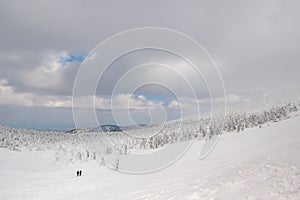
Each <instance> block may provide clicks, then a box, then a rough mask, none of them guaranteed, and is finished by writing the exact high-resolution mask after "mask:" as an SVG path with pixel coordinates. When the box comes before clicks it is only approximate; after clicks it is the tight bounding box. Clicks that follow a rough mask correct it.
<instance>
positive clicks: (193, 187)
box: [0, 116, 300, 200]
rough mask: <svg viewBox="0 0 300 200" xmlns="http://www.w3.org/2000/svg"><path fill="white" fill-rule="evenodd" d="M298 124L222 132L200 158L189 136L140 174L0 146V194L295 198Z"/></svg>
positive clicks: (295, 120) (299, 176)
mask: <svg viewBox="0 0 300 200" xmlns="http://www.w3.org/2000/svg"><path fill="white" fill-rule="evenodd" d="M299 121H300V116H295V117H292V118H290V119H287V120H284V121H281V122H278V123H272V124H271V125H270V126H268V125H264V126H263V127H262V128H250V129H247V130H246V131H244V132H240V133H226V134H224V135H222V136H221V138H220V141H219V142H218V144H217V145H216V147H215V149H214V151H212V153H211V154H210V155H209V156H208V157H207V158H205V159H203V160H199V159H198V157H197V156H198V155H199V151H200V146H201V142H203V141H195V142H194V144H193V145H192V147H191V148H190V150H189V151H188V152H187V153H186V154H185V155H184V156H183V157H182V158H181V159H180V160H179V161H178V162H176V163H175V164H174V165H172V166H170V167H169V168H166V169H164V170H161V171H158V172H156V173H151V174H143V175H130V174H123V173H118V172H116V171H114V170H110V169H107V168H105V167H99V163H98V162H96V161H89V162H86V163H84V162H82V163H76V164H67V165H63V164H60V163H56V162H55V161H54V160H55V157H54V152H52V151H48V152H35V151H31V152H30V151H26V152H14V151H10V150H7V149H0V177H1V178H0V199H1V200H11V199H14V200H18V199H56V200H58V199H79V200H82V199H83V200H85V199H95V200H96V199H97V200H99V199H151V200H155V199H180V200H182V199H191V200H192V199H249V200H250V199H295V200H296V199H300V158H299V155H298V153H299V152H300V136H299V134H300V133H299V130H300V124H299ZM173 145H176V144H173ZM78 169H82V170H83V176H82V177H75V172H76V170H78Z"/></svg>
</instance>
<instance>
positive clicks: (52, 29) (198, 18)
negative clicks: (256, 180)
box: [0, 0, 300, 129]
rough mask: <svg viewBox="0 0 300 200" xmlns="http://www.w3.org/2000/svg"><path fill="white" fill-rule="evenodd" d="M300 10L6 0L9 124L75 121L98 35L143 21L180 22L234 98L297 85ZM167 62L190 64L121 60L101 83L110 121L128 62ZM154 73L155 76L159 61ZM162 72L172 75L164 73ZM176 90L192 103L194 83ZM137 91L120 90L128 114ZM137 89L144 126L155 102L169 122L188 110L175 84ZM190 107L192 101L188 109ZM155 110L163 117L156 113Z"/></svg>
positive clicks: (3, 83) (51, 125) (3, 119)
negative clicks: (84, 68) (75, 102)
mask: <svg viewBox="0 0 300 200" xmlns="http://www.w3.org/2000/svg"><path fill="white" fill-rule="evenodd" d="M299 8H300V2H299V1H297V0H269V1H262V0H257V1H255V0H254V1H253V0H251V1H213V0H210V1H199V0H197V1H174V0H172V1H171V0H170V1H143V0H138V1H119V2H117V1H101V0H100V1H71V0H69V1H68V0H67V1H56V0H52V1H31V0H29V1H18V2H17V1H5V0H3V1H1V2H0V124H5V125H11V126H16V127H26V128H37V129H68V128H72V127H73V126H74V124H73V118H72V110H71V105H72V98H71V96H72V88H73V83H74V80H75V76H76V73H77V71H78V69H79V67H80V64H81V63H82V61H83V60H84V59H85V58H86V56H87V54H88V53H89V52H90V51H91V50H92V49H93V48H94V47H95V46H96V45H97V44H98V43H99V42H101V41H103V40H105V39H106V38H108V37H110V36H111V35H113V34H116V33H119V32H121V31H124V30H127V29H133V28H138V27H163V28H169V29H174V30H177V31H180V32H183V33H185V34H187V35H189V36H191V37H192V38H194V39H195V40H197V41H198V42H199V43H200V44H201V45H202V46H203V47H205V49H206V50H207V51H208V52H209V54H210V56H211V57H212V58H213V60H214V61H215V63H216V64H217V66H218V67H219V69H220V72H221V74H222V77H223V80H224V84H225V87H226V91H227V95H228V97H229V100H230V101H229V103H236V102H243V101H249V100H251V99H254V98H256V97H257V96H259V95H264V94H267V93H272V92H278V91H285V90H297V89H299V84H300V79H299V75H300V66H299V64H300V61H299V58H300V45H299V44H300V26H299V21H300V12H299ZM161 60H168V61H169V64H170V65H172V66H181V67H182V66H183V67H185V66H186V67H188V66H187V64H186V63H184V62H182V61H180V59H178V58H175V57H174V56H172V55H167V54H166V53H163V52H157V51H149V50H148V51H147V50H145V51H141V52H135V53H132V54H131V55H127V57H124V58H121V59H119V60H118V61H116V62H114V63H113V64H112V67H111V68H110V71H109V70H108V71H107V77H109V78H106V79H105V78H104V82H105V83H111V84H104V85H101V82H100V85H99V86H98V90H97V95H98V96H97V102H96V104H97V105H96V107H97V109H98V111H99V112H98V116H99V117H100V118H101V119H102V121H103V122H106V123H112V122H113V120H112V116H111V114H109V111H108V110H109V95H110V91H111V88H112V87H113V84H112V83H114V81H113V80H115V81H117V80H118V79H119V78H120V75H122V73H124V69H127V70H128V69H130V67H132V66H133V65H136V64H142V63H147V62H155V61H161ZM120 66H121V67H120ZM125 71H126V70H125ZM150 71H151V72H152V73H153V71H155V66H153V68H151V70H150ZM156 73H157V75H159V74H160V75H162V76H164V77H166V76H165V74H164V72H163V71H159V70H158V71H157V72H156ZM138 77H140V78H143V77H142V75H141V76H140V75H138ZM110 80H111V82H110ZM173 83H178V82H176V81H173ZM201 85H203V83H202V82H199V89H198V90H199V91H200V90H201V92H199V96H198V98H199V99H198V101H197V103H199V102H201V100H203V102H205V99H207V98H208V94H207V91H205V90H204V89H203V88H205V87H203V88H202V87H201ZM174 87H177V88H178V90H181V91H182V96H183V98H186V100H185V103H186V104H189V102H190V99H189V98H188V94H185V93H184V91H186V90H185V88H180V87H183V86H182V84H178V86H176V84H175V85H174ZM201 88H202V89H201ZM128 95H129V94H126V92H125V91H124V93H120V94H117V95H116V96H115V97H114V98H115V101H116V102H117V104H118V106H119V107H118V109H119V110H120V113H121V112H127V111H126V106H127V101H126V98H128ZM134 95H135V96H134V98H133V100H132V102H131V103H132V105H131V106H132V107H131V108H132V110H133V111H132V118H133V120H134V121H136V122H137V123H148V122H149V115H148V111H149V108H156V107H157V108H158V109H161V107H163V108H165V109H166V112H167V114H168V116H167V119H176V118H178V117H179V116H180V115H179V111H178V105H177V101H176V98H175V97H174V95H173V94H172V92H170V91H167V90H165V89H163V88H161V87H157V86H147V87H144V88H140V89H139V90H137V91H136V93H135V94H134ZM124 102H125V103H124ZM191 105H193V102H191V104H189V105H187V106H191ZM204 105H206V104H205V103H203V105H202V106H204ZM205 109H206V108H205V107H203V108H202V110H205ZM154 110H155V109H154ZM191 110H193V109H191ZM152 114H153V116H155V112H153V113H152ZM157 116H161V115H160V113H158V114H157ZM123 123H124V124H126V123H128V122H127V121H124V122H123Z"/></svg>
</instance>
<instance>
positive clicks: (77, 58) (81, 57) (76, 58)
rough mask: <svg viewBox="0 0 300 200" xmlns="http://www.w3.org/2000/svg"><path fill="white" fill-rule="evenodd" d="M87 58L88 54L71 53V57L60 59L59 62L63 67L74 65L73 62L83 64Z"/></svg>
mask: <svg viewBox="0 0 300 200" xmlns="http://www.w3.org/2000/svg"><path fill="white" fill-rule="evenodd" d="M86 57H87V54H84V53H81V54H73V53H69V55H68V56H67V57H61V58H60V59H59V62H60V63H61V64H62V65H65V64H67V63H72V62H78V63H82V62H83V61H84V60H85V58H86Z"/></svg>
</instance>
